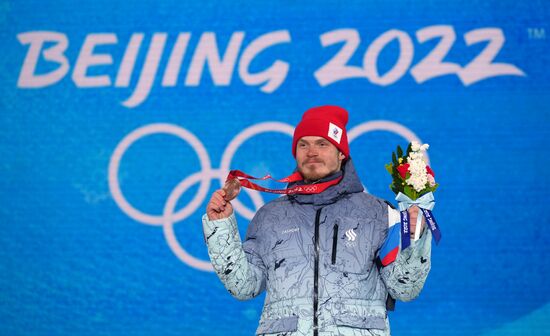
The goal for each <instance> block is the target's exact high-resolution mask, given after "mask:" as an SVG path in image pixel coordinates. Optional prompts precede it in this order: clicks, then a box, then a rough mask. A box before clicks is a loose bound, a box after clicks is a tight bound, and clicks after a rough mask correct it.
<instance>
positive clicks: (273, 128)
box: [108, 120, 429, 272]
mask: <svg viewBox="0 0 550 336" xmlns="http://www.w3.org/2000/svg"><path fill="white" fill-rule="evenodd" d="M372 131H389V132H393V133H395V134H397V135H399V136H401V137H403V138H405V139H406V140H407V141H418V142H422V141H421V140H420V139H419V138H418V137H417V136H416V135H415V134H414V133H413V132H412V131H411V130H409V129H408V128H406V127H405V126H403V125H401V124H399V123H395V122H392V121H387V120H377V121H368V122H364V123H362V124H359V125H357V126H355V127H354V128H352V129H351V130H350V131H349V132H348V139H349V143H350V144H351V142H352V141H353V140H354V139H356V138H358V137H359V136H361V135H363V134H365V133H368V132H372ZM266 132H278V133H283V134H286V135H288V136H290V137H292V135H293V132H294V127H292V126H290V125H288V124H285V123H281V122H263V123H259V124H255V125H253V126H250V127H248V128H246V129H245V130H243V131H242V132H240V133H239V134H237V135H236V136H235V137H234V138H233V140H231V142H230V143H229V145H228V146H227V148H226V149H225V151H224V152H223V155H222V159H221V163H220V167H219V168H218V169H215V168H213V167H212V164H211V161H210V157H209V155H208V152H207V150H206V148H205V147H204V145H203V144H202V143H201V141H200V140H199V139H198V138H197V137H196V136H195V135H194V134H193V133H191V132H189V131H188V130H186V129H184V128H182V127H180V126H176V125H173V124H165V123H155V124H149V125H146V126H143V127H140V128H138V129H135V130H134V131H132V132H130V134H128V135H126V136H125V137H124V138H123V139H122V140H121V141H120V143H119V144H118V145H117V147H116V148H115V150H114V152H113V154H112V156H111V159H110V161H109V173H108V179H109V190H110V192H111V195H112V196H113V199H114V200H115V202H116V204H117V205H118V206H119V208H120V209H121V210H122V211H123V212H124V213H125V214H126V215H128V216H129V217H130V218H132V219H134V220H136V221H138V222H140V223H142V224H147V225H154V226H162V229H163V233H164V237H165V239H166V242H167V244H168V246H169V247H170V249H171V250H172V252H173V253H174V254H175V255H176V256H177V257H178V258H179V259H180V260H181V261H183V262H184V263H185V264H187V265H189V266H191V267H193V268H195V269H198V270H201V271H210V272H211V271H213V268H212V265H211V264H210V261H204V260H201V259H198V258H196V257H194V256H192V255H191V254H189V253H188V252H187V251H186V250H185V249H184V248H183V247H182V246H181V244H180V243H179V242H178V240H177V238H176V235H175V233H174V224H176V223H178V222H181V221H183V220H185V219H186V218H187V217H189V216H190V215H192V214H193V213H194V212H195V211H196V210H197V209H198V208H199V207H200V206H201V205H202V204H203V202H204V200H205V199H206V197H207V196H208V195H207V194H208V191H209V190H210V184H211V181H212V179H217V180H218V181H219V184H220V186H222V185H223V184H224V182H225V178H226V176H227V174H228V173H229V170H230V166H231V160H232V159H233V156H234V155H235V153H236V151H237V150H238V149H239V147H240V146H241V145H242V144H243V143H244V142H245V141H247V140H249V139H251V138H252V137H254V136H256V135H258V134H261V133H266ZM153 134H169V135H173V136H176V137H178V138H180V139H181V140H183V141H185V142H186V143H187V144H189V145H190V146H191V147H192V148H193V150H194V151H195V153H196V154H197V156H198V158H199V162H200V171H198V172H196V173H194V174H191V175H190V176H187V177H186V178H184V179H183V180H181V182H180V183H179V184H178V185H177V186H176V187H175V188H174V189H173V190H172V192H171V193H170V195H169V196H168V199H167V200H166V203H165V205H164V209H163V211H162V215H152V214H147V213H145V212H143V211H140V210H139V209H136V208H135V207H134V206H133V205H132V204H130V203H129V202H128V201H127V200H126V198H125V197H124V194H123V193H122V190H121V188H120V184H119V179H118V172H119V167H120V162H121V160H122V158H123V156H124V153H125V152H126V151H127V150H128V148H130V146H132V145H133V144H134V143H135V142H136V141H137V140H139V139H142V138H145V137H147V136H149V135H153ZM426 158H427V159H428V160H429V158H428V157H426ZM196 183H199V189H198V191H197V193H196V195H195V196H194V197H193V199H192V200H191V201H190V202H189V203H188V204H187V205H185V206H184V207H183V208H182V209H181V210H178V211H175V210H176V209H175V207H176V204H177V202H178V200H179V199H180V197H181V196H182V195H183V193H185V191H186V190H188V189H189V188H190V187H191V186H193V185H195V184H196ZM365 189H366V188H365ZM243 191H245V192H246V193H247V194H248V195H249V197H250V199H251V200H252V203H253V205H254V207H255V209H254V210H253V209H250V208H248V207H246V206H245V205H244V204H242V203H241V202H240V201H239V200H238V199H235V200H233V201H232V204H233V209H234V211H235V212H236V213H238V214H240V215H241V216H242V217H244V218H246V219H248V220H251V219H252V217H253V216H254V213H255V212H256V210H258V209H259V208H260V207H261V206H262V205H263V204H264V201H263V199H262V196H261V194H260V193H259V192H258V191H256V190H250V189H243Z"/></svg>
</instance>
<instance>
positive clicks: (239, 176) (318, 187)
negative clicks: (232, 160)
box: [226, 170, 342, 195]
mask: <svg viewBox="0 0 550 336" xmlns="http://www.w3.org/2000/svg"><path fill="white" fill-rule="evenodd" d="M231 179H235V180H237V181H239V183H240V184H241V186H243V187H245V188H248V189H252V190H258V191H265V192H269V193H273V194H287V195H289V194H307V195H310V194H318V193H321V192H323V191H324V190H326V189H327V188H328V187H330V186H333V185H335V184H338V183H339V182H340V180H342V176H340V177H338V178H336V179H334V180H331V181H327V182H321V183H315V184H304V185H297V186H294V187H292V188H287V189H269V188H264V187H262V186H260V185H258V184H256V183H254V182H250V181H249V180H267V179H270V180H273V181H277V182H282V183H290V182H297V181H303V180H304V178H303V177H302V175H301V174H300V173H299V172H295V173H293V174H292V175H290V176H287V177H285V178H283V179H280V180H276V179H274V178H272V177H271V175H266V176H264V177H254V176H250V175H248V174H245V173H243V172H242V171H240V170H232V171H230V172H229V174H228V175H227V179H226V181H227V180H231Z"/></svg>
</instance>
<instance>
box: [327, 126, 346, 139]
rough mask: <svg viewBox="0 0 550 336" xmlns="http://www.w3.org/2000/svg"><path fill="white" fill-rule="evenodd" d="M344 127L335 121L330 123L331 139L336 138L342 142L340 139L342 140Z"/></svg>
mask: <svg viewBox="0 0 550 336" xmlns="http://www.w3.org/2000/svg"><path fill="white" fill-rule="evenodd" d="M342 133H343V132H342V129H341V128H340V127H338V126H336V125H334V124H333V123H329V124H328V137H329V138H331V139H334V141H336V142H337V143H338V144H340V140H342Z"/></svg>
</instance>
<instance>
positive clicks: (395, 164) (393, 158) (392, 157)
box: [391, 152, 399, 167]
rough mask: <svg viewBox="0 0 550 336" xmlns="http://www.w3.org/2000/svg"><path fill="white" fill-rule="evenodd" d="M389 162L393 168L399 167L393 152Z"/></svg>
mask: <svg viewBox="0 0 550 336" xmlns="http://www.w3.org/2000/svg"><path fill="white" fill-rule="evenodd" d="M391 162H392V163H393V165H394V166H395V167H397V166H399V162H397V158H396V157H395V152H392V153H391Z"/></svg>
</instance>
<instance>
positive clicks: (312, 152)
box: [307, 146, 318, 156]
mask: <svg viewBox="0 0 550 336" xmlns="http://www.w3.org/2000/svg"><path fill="white" fill-rule="evenodd" d="M317 155H318V153H317V149H316V148H315V147H314V146H311V147H309V148H308V150H307V156H317Z"/></svg>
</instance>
